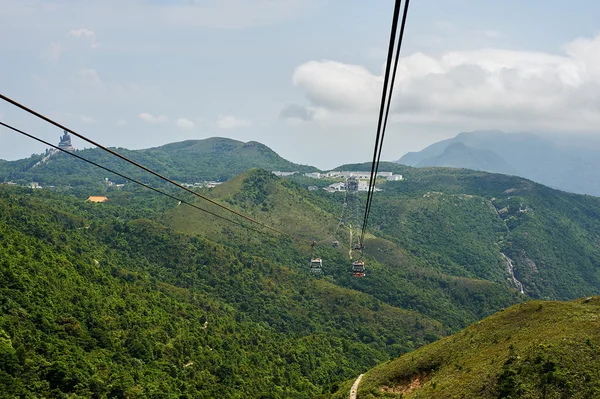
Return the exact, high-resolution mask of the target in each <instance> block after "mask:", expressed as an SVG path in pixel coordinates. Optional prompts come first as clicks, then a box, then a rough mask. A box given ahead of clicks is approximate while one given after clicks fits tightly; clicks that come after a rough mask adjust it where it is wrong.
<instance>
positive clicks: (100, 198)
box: [87, 195, 108, 202]
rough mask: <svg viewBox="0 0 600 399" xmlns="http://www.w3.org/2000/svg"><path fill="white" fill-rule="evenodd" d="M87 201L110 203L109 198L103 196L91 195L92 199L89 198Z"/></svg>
mask: <svg viewBox="0 0 600 399" xmlns="http://www.w3.org/2000/svg"><path fill="white" fill-rule="evenodd" d="M87 200H88V201H90V202H106V201H108V198H106V197H103V196H95V195H90V198H88V199H87Z"/></svg>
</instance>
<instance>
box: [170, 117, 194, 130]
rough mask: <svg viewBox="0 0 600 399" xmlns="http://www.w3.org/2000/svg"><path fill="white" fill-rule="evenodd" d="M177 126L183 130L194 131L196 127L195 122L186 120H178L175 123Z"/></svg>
mask: <svg viewBox="0 0 600 399" xmlns="http://www.w3.org/2000/svg"><path fill="white" fill-rule="evenodd" d="M175 125H177V127H178V128H180V129H183V130H188V129H193V128H194V126H195V124H194V122H192V121H191V120H189V119H185V118H179V119H177V121H175Z"/></svg>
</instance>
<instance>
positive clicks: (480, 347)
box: [334, 297, 600, 399]
mask: <svg viewBox="0 0 600 399" xmlns="http://www.w3.org/2000/svg"><path fill="white" fill-rule="evenodd" d="M599 311H600V298H598V297H595V298H593V299H591V300H589V299H586V300H577V301H574V302H543V301H532V302H528V303H525V304H520V305H515V306H513V307H511V308H509V309H506V310H504V311H502V312H499V313H498V314H495V315H493V316H491V317H489V318H487V319H485V320H482V321H481V322H478V323H476V324H474V325H472V326H470V327H468V328H467V329H465V330H464V331H462V332H460V333H458V334H455V335H452V336H450V337H447V338H444V339H442V340H440V341H438V342H435V343H433V344H431V345H428V346H425V347H423V348H420V349H418V350H416V351H414V352H412V353H409V354H406V355H403V356H401V357H400V358H398V359H396V360H393V361H390V362H388V363H385V364H382V365H380V366H378V367H376V368H374V369H373V370H371V371H369V372H368V373H367V374H366V375H365V377H364V378H363V380H362V383H361V386H360V387H359V398H361V399H366V398H375V397H390V398H393V397H397V398H400V397H403V398H405V399H407V398H497V397H507V398H508V397H513V398H516V397H519V398H542V397H546V398H554V397H556V398H558V397H570V398H587V397H590V398H591V397H597V396H598V395H599V394H600V361H599V360H600V355H599V351H598V349H599V347H600V329H599V327H600V319H599V318H598V313H599ZM417 381H418V382H417ZM411 384H412V387H413V388H417V389H414V390H409V389H407V388H408V387H409V386H411ZM402 392H404V396H402ZM345 395H347V392H342V391H340V392H339V393H338V394H337V395H334V398H342V397H345Z"/></svg>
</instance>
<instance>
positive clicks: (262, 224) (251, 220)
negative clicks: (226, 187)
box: [0, 94, 294, 238]
mask: <svg viewBox="0 0 600 399" xmlns="http://www.w3.org/2000/svg"><path fill="white" fill-rule="evenodd" d="M0 99H2V100H4V101H6V102H8V103H10V104H12V105H14V106H16V107H17V108H20V109H22V110H23V111H26V112H28V113H30V114H31V115H34V116H36V117H38V118H40V119H42V120H44V121H46V122H48V123H50V124H52V125H54V126H56V127H58V128H60V129H63V130H64V131H66V132H69V133H71V134H73V135H74V136H77V137H79V138H80V139H82V140H85V141H87V142H88V143H90V144H92V145H95V146H96V147H98V148H101V149H102V150H104V151H106V152H108V153H109V154H111V155H114V156H116V157H118V158H121V159H122V160H124V161H126V162H129V163H130V164H132V165H134V166H137V167H138V168H140V169H142V170H144V171H146V172H148V173H150V174H153V175H154V176H156V177H158V178H160V179H162V180H164V181H166V182H168V183H170V184H172V185H174V186H176V187H179V188H180V189H182V190H185V191H187V192H189V193H191V194H193V195H195V196H197V197H200V198H202V199H203V200H205V201H208V202H210V203H211V204H213V205H216V206H218V207H219V208H222V209H225V210H226V211H228V212H231V213H233V214H235V215H237V216H239V217H241V218H243V219H246V220H248V221H249V222H252V223H255V224H257V225H259V226H261V227H264V228H266V229H269V230H271V231H274V232H276V233H279V234H282V235H285V236H288V237H291V238H294V237H293V236H292V235H290V234H287V233H284V232H282V231H280V230H278V229H276V228H274V227H271V226H269V225H266V224H264V223H262V222H259V221H258V220H255V219H253V218H251V217H249V216H246V215H244V214H242V213H240V212H238V211H236V210H234V209H231V208H229V207H227V206H225V205H222V204H220V203H218V202H216V201H214V200H212V199H210V198H208V197H205V196H203V195H202V194H200V193H197V192H195V191H193V190H190V189H189V188H187V187H185V186H182V185H181V184H179V183H177V182H175V181H173V180H171V179H169V178H168V177H165V176H163V175H161V174H160V173H157V172H155V171H153V170H152V169H150V168H147V167H145V166H143V165H141V164H139V163H137V162H135V161H133V160H131V159H129V158H127V157H126V156H124V155H121V154H119V153H118V152H116V151H114V150H111V149H110V148H108V147H105V146H103V145H101V144H99V143H97V142H95V141H93V140H91V139H89V138H87V137H85V136H84V135H82V134H79V133H77V132H75V131H74V130H71V129H69V128H68V127H66V126H63V125H61V124H60V123H58V122H56V121H54V120H52V119H50V118H48V117H47V116H44V115H42V114H40V113H38V112H36V111H34V110H33V109H30V108H27V107H26V106H25V105H23V104H20V103H19V102H17V101H15V100H13V99H11V98H9V97H6V96H5V95H3V94H0Z"/></svg>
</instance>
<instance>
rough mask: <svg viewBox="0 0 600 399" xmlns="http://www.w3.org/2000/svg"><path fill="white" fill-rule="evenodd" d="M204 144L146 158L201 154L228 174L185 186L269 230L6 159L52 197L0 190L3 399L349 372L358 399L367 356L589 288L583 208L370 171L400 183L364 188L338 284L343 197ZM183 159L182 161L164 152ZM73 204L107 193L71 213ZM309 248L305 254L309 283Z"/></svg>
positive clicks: (59, 164) (590, 211)
mask: <svg viewBox="0 0 600 399" xmlns="http://www.w3.org/2000/svg"><path fill="white" fill-rule="evenodd" d="M210 143H211V144H210ZM210 143H209V144H210V145H208V146H207V145H206V143H203V144H202V145H201V148H202V153H201V154H196V153H194V151H195V150H193V149H195V148H198V146H200V144H198V143H193V142H185V143H174V144H172V145H168V146H165V148H164V149H163V150H162V151H164V154H163V155H160V156H158V155H157V156H156V158H155V162H158V160H160V159H171V158H172V159H178V162H182V163H183V162H187V163H188V164H187V166H185V167H183V169H182V171H181V172H178V173H179V174H177V178H178V179H180V180H182V181H195V179H204V178H206V179H208V178H216V177H215V176H217V175H216V174H213V175H211V174H210V173H213V172H210V168H208V167H207V166H203V164H202V162H205V161H206V162H208V160H204V161H199V162H198V163H197V162H196V161H194V160H195V159H203V157H206V154H213V158H211V159H214V160H217V159H218V162H220V163H219V165H222V168H223V172H219V173H221V174H222V176H229V177H231V178H229V177H227V181H225V182H223V183H222V184H219V185H217V186H216V187H214V188H206V187H204V188H195V189H196V190H199V192H201V193H202V194H203V195H206V196H208V197H209V198H211V199H212V200H215V201H217V202H219V203H222V204H225V205H227V206H228V207H231V208H232V209H235V210H237V211H241V212H243V213H244V214H245V215H248V216H250V217H252V218H255V219H256V220H258V221H260V222H262V223H266V224H267V225H270V226H275V227H277V229H280V230H281V231H283V232H284V233H285V235H280V234H276V233H273V232H269V231H267V230H264V229H261V228H258V230H259V231H253V230H248V229H247V228H246V227H247V223H246V222H244V221H243V220H242V223H241V225H234V224H230V223H228V222H226V221H224V220H222V219H217V218H215V217H214V216H211V215H208V214H205V213H202V212H199V211H198V210H197V209H195V208H192V207H190V206H187V205H186V204H178V203H177V201H174V200H172V199H168V198H165V197H163V196H159V195H158V194H157V193H154V192H151V191H149V190H147V189H144V188H141V187H139V188H138V187H135V186H133V185H131V184H125V186H123V187H119V188H116V187H110V186H106V185H102V184H101V183H100V184H99V183H98V181H101V180H102V179H103V178H104V177H103V175H104V174H105V172H102V174H98V176H96V175H94V174H93V173H85V174H78V173H76V172H77V171H79V170H81V167H80V166H78V164H77V162H78V161H77V160H72V159H70V158H66V156H65V157H64V159H63V157H62V155H61V154H58V155H57V156H55V157H51V158H50V160H48V161H47V162H44V163H42V164H40V165H38V166H37V167H36V168H34V169H33V170H31V169H27V170H28V171H27V172H26V173H25V174H23V173H24V172H19V170H20V169H19V168H22V166H23V164H24V162H25V161H24V160H23V161H16V162H3V163H0V168H3V169H1V170H2V174H0V180H3V181H9V180H10V181H12V180H18V179H21V180H19V181H23V182H25V181H40V182H44V184H46V185H51V184H68V185H69V187H70V188H68V189H67V188H60V189H58V188H57V189H27V188H22V187H15V186H14V185H6V184H0V221H1V224H0V235H1V236H2V245H1V246H0V262H1V266H2V267H1V269H0V270H1V272H2V274H1V278H0V304H1V306H2V309H3V311H2V315H1V316H0V345H1V346H0V356H2V359H3V361H2V364H3V366H2V368H1V369H0V384H1V385H2V386H3V388H4V390H3V392H6V394H5V395H8V396H6V397H13V396H19V395H33V396H43V397H62V396H61V395H72V396H73V397H99V398H104V397H107V398H112V397H157V398H159V397H200V398H202V397H206V398H212V397H223V398H236V397H248V398H253V397H256V398H322V399H324V398H328V397H330V396H331V395H337V396H335V397H345V396H344V395H348V394H349V392H350V388H351V385H352V383H353V382H354V381H355V380H356V377H357V376H358V375H359V374H361V373H364V372H366V374H365V377H364V379H363V381H362V382H361V384H360V386H359V390H358V393H359V395H358V398H363V397H370V396H368V395H375V394H374V393H373V392H374V391H373V388H372V387H374V386H378V385H377V384H379V382H374V381H375V380H373V379H372V378H374V377H372V376H373V375H376V372H375V371H368V370H369V369H371V368H373V367H375V366H377V365H378V364H386V363H387V362H388V361H389V360H391V359H394V358H395V357H397V356H399V355H403V356H404V357H405V356H410V354H413V353H420V352H419V350H421V351H422V350H429V349H427V348H429V345H428V344H431V343H433V344H432V345H441V343H442V342H448V341H447V340H448V338H443V337H449V336H452V334H455V333H459V331H461V330H462V329H464V328H465V327H468V326H469V325H471V324H472V323H477V322H478V321H479V320H482V319H485V318H486V317H489V316H490V315H492V314H494V313H496V312H499V311H502V309H507V308H510V306H512V305H515V304H522V303H526V302H527V301H529V300H531V299H538V300H539V299H544V300H554V301H555V300H574V299H576V298H580V297H587V296H590V295H594V294H596V293H597V291H598V288H599V287H600V281H599V280H598V278H599V277H598V273H597V271H598V267H599V265H600V251H599V250H598V243H599V242H600V199H598V198H595V197H590V196H581V195H575V194H568V193H564V192H561V191H557V190H553V189H550V188H547V187H545V186H542V185H540V184H537V183H534V182H532V181H529V180H526V179H523V178H519V177H514V176H507V175H500V174H490V173H485V172H477V171H471V170H465V169H450V168H412V167H408V166H403V165H397V164H392V163H385V164H383V163H382V165H381V170H389V171H391V172H392V173H394V174H401V175H403V177H404V180H402V181H386V182H383V181H382V182H380V183H378V186H377V187H378V188H380V189H381V191H379V192H377V193H376V194H375V196H376V199H375V201H374V203H373V210H372V219H371V222H370V228H369V230H368V234H367V236H366V238H365V242H364V244H365V250H364V256H365V257H364V260H365V263H366V265H367V277H365V278H355V277H353V275H352V272H351V271H350V260H349V259H348V248H347V244H346V243H347V242H348V238H349V235H348V233H349V232H348V230H347V227H345V226H343V227H342V228H339V227H338V224H339V216H340V214H341V211H342V209H343V204H344V194H343V193H339V192H327V191H325V190H322V189H318V190H313V191H310V190H308V187H309V186H311V185H314V184H315V182H314V179H310V178H307V177H305V176H302V175H295V176H289V177H277V176H275V175H273V174H272V173H271V172H270V171H271V170H282V169H285V167H284V166H285V165H283V164H282V163H281V162H280V161H277V162H275V163H267V164H266V167H267V170H264V169H262V167H265V164H264V163H263V160H261V159H262V158H260V157H259V158H258V159H257V161H256V162H253V161H252V159H253V158H252V157H248V158H247V159H248V163H247V164H243V165H242V164H239V162H238V163H237V164H235V165H232V164H231V161H228V159H229V157H232V155H231V154H230V153H229V151H231V149H230V147H227V148H225V147H223V146H222V144H221V142H220V141H218V140H217V141H212V142H210ZM261 146H262V145H258V144H257V145H254V146H252V148H262V147H261ZM234 148H235V149H234V150H233V151H241V150H242V149H247V147H245V146H244V145H243V144H242V145H241V146H237V145H236V146H234ZM184 149H190V151H191V153H192V154H193V155H190V158H182V157H181V151H184ZM84 151H88V152H87V153H86V154H87V155H91V156H92V157H93V156H96V155H93V150H84ZM84 151H81V152H82V153H83V152H84ZM148 151H150V150H148ZM261 151H262V152H263V153H266V154H270V152H269V151H270V150H261ZM98 157H99V161H102V158H101V157H100V156H98ZM161 157H163V158H161ZM36 159H37V158H36V157H32V159H31V160H29V161H27V162H34V161H35V162H38V160H36ZM153 159H154V158H153ZM235 159H238V160H239V159H240V158H235ZM242 159H244V158H242ZM272 159H277V158H276V157H275V158H272ZM35 162H34V163H35ZM215 162H217V161H215ZM285 162H287V161H285ZM157 165H158V164H157ZM228 165H229V166H228ZM289 165H292V166H290V168H291V167H293V168H295V169H292V170H297V169H298V168H299V166H298V165H294V164H291V163H289V164H288V166H289ZM112 166H113V167H116V166H115V165H112ZM158 166H160V165H158ZM160 167H163V166H160ZM178 167H179V166H173V168H175V169H176V168H178ZM369 167H370V164H354V165H343V166H340V167H339V168H337V169H338V170H358V171H366V170H368V168H369ZM230 168H231V169H230ZM236 168H242V169H243V168H246V169H244V170H241V171H239V170H238V169H236ZM306 168H307V170H309V171H310V170H314V169H311V168H310V167H306ZM61 170H64V171H66V172H65V173H61ZM168 171H169V170H167V172H168ZM19 173H21V174H19ZM76 175H77V176H81V177H80V178H79V180H77V179H75V176H76ZM19 176H21V177H19ZM111 180H112V177H111ZM114 180H115V181H116V180H117V179H114ZM319 184H320V185H322V186H325V185H326V184H327V182H326V181H324V182H322V183H319ZM157 186H159V187H161V189H163V190H166V192H172V193H174V191H169V190H172V189H170V188H168V187H164V186H161V185H160V184H159V185H157ZM92 194H93V195H97V194H103V195H106V196H107V197H108V198H109V200H108V201H107V202H104V203H98V204H95V203H90V202H87V201H86V199H87V198H88V196H89V195H92ZM177 195H179V196H181V198H183V199H185V200H186V201H189V202H190V203H193V204H197V205H199V206H202V207H208V208H209V209H211V210H212V211H215V212H216V211H218V209H217V208H215V207H212V208H211V206H209V205H207V204H206V203H204V202H203V201H200V200H198V202H197V198H194V197H193V196H192V195H191V194H187V193H183V194H181V193H179V192H178V193H177ZM358 198H359V201H361V203H364V200H365V198H364V194H361V193H359V194H358ZM213 208H214V209H213ZM244 226H246V227H244ZM333 239H336V240H338V241H339V242H340V246H339V248H334V247H333V246H332V245H331V240H333ZM312 240H317V241H319V242H320V244H319V245H318V246H317V247H316V249H315V251H316V252H317V254H318V255H319V256H320V257H321V258H322V259H323V271H322V273H321V274H320V275H316V276H315V275H311V273H310V271H309V270H308V263H309V260H310V257H311V248H310V243H311V241H312ZM544 303H545V302H544ZM549 303H550V302H549ZM552 303H555V302H552ZM556 303H559V302H556ZM516 306H525V307H527V306H530V305H529V303H528V302H527V304H524V305H516ZM536 306H537V305H536ZM543 306H545V305H543ZM549 306H550V305H549ZM510 309H513V308H510ZM515 309H520V308H515ZM504 312H507V310H504V311H502V312H501V313H500V314H503V313H504ZM492 317H497V316H492ZM486 320H487V319H486ZM557 322H560V320H559V321H557ZM468 328H473V327H468ZM506 329H507V331H508V329H509V326H507V327H506ZM459 334H463V333H459ZM507 334H508V333H507ZM440 339H442V340H441V341H440ZM591 339H593V337H592V338H591ZM419 348H422V349H419ZM465 356H466V355H465ZM402 358H403V357H401V358H400V359H402ZM465 359H466V358H465ZM465 361H466V360H465ZM380 367H384V366H380ZM565 367H566V366H565ZM374 370H378V369H374ZM495 370H496V369H494V372H496V371H495ZM390 372H391V371H390ZM394 372H395V371H394ZM373 373H375V374H373ZM403 375H404V374H403ZM411 376H412V374H411ZM398 378H400V377H398ZM402 378H408V377H401V378H400V380H402ZM411 378H412V377H411ZM427 378H429V377H427ZM436 378H437V377H436ZM440 378H441V377H440ZM444 378H445V377H444ZM490 378H491V377H490ZM394 381H396V380H394ZM402 381H404V380H402ZM428 381H429V379H426V381H425V380H424V382H423V383H422V384H421V385H423V384H424V385H427V383H428ZM386 384H388V383H386ZM436 384H439V383H436ZM388 386H389V384H388ZM427 386H429V385H427ZM377 389H379V388H377ZM377 389H375V392H380V391H377ZM394 389H395V388H394ZM336 392H337V393H336ZM344 392H345V393H344ZM368 392H370V393H368ZM415 392H418V390H417V391H415ZM490 392H491V391H490ZM388 393H391V391H390V392H388ZM11 395H12V396H11ZM340 395H341V396H340ZM365 395H367V396H365ZM377 395H379V394H377ZM0 397H1V395H0Z"/></svg>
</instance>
